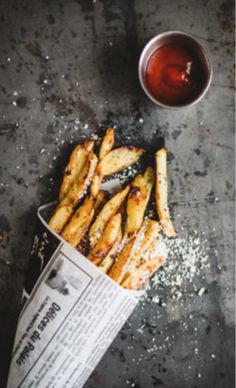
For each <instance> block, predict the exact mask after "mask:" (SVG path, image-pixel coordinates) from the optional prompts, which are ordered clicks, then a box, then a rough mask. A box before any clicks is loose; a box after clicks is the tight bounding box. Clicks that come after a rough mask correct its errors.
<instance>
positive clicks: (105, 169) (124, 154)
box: [99, 147, 145, 176]
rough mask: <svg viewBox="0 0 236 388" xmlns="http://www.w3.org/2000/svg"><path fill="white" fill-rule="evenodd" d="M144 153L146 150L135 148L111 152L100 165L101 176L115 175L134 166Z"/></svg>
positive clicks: (118, 149)
mask: <svg viewBox="0 0 236 388" xmlns="http://www.w3.org/2000/svg"><path fill="white" fill-rule="evenodd" d="M144 152H145V151H144V149H142V148H135V147H120V148H116V149H115V150H113V151H110V152H109V153H108V154H107V155H106V156H105V157H104V158H103V159H102V160H101V162H100V163H99V167H100V171H101V174H102V175H103V176H106V175H110V174H114V173H116V172H118V171H121V170H124V169H125V168H127V167H129V166H132V164H134V163H136V162H137V161H138V159H139V158H140V156H141V155H142V154H143V153H144Z"/></svg>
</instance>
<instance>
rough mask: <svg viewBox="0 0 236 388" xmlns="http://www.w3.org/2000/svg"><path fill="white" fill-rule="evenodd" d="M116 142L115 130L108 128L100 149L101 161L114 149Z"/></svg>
mask: <svg viewBox="0 0 236 388" xmlns="http://www.w3.org/2000/svg"><path fill="white" fill-rule="evenodd" d="M114 141H115V135H114V128H108V129H107V130H106V133H105V136H104V138H103V140H102V144H101V146H100V149H99V159H100V160H102V159H103V158H104V157H105V156H106V155H107V154H108V153H109V152H110V151H111V150H112V148H113V145H114Z"/></svg>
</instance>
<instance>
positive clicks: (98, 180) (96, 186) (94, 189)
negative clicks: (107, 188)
mask: <svg viewBox="0 0 236 388" xmlns="http://www.w3.org/2000/svg"><path fill="white" fill-rule="evenodd" d="M102 180H103V175H102V174H101V172H100V170H99V164H98V166H97V168H96V172H95V174H94V177H93V180H92V183H91V187H90V192H91V194H92V195H93V196H94V197H96V196H97V195H98V192H99V190H100V188H101V184H102Z"/></svg>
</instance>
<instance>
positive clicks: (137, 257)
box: [130, 220, 161, 267]
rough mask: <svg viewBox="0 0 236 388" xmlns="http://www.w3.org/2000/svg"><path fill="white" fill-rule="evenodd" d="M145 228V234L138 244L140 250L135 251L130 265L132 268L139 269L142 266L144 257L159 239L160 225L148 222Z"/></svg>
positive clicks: (155, 222) (151, 221)
mask: <svg viewBox="0 0 236 388" xmlns="http://www.w3.org/2000/svg"><path fill="white" fill-rule="evenodd" d="M144 226H145V229H144V232H143V236H142V240H141V242H140V243H139V244H138V248H137V249H136V250H135V251H134V253H133V257H132V259H131V263H130V264H131V266H134V267H137V266H138V265H139V264H140V261H141V259H142V255H143V254H144V252H146V251H147V250H148V249H149V248H150V246H151V244H152V243H153V241H154V240H155V239H157V238H158V234H159V232H160V230H161V225H160V223H159V222H157V221H154V220H147V222H146V223H145V225H144Z"/></svg>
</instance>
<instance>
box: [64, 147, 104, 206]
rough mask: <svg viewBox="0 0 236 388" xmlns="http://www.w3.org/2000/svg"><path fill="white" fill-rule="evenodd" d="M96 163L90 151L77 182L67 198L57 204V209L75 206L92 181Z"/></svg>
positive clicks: (96, 159) (94, 156)
mask: <svg viewBox="0 0 236 388" xmlns="http://www.w3.org/2000/svg"><path fill="white" fill-rule="evenodd" d="M97 162H98V158H97V156H96V155H95V154H94V153H93V151H90V153H89V156H88V159H87V161H86V164H85V166H84V168H83V170H82V171H81V174H80V176H79V178H78V180H77V181H76V182H75V183H74V184H73V186H72V187H71V189H70V191H69V192H68V194H67V196H66V197H65V198H64V199H63V200H62V201H61V202H60V203H59V207H60V206H65V205H70V206H72V207H73V208H74V207H75V206H77V204H78V202H79V201H80V200H81V198H83V196H84V194H85V192H86V190H87V188H88V186H89V185H90V183H91V181H92V178H93V175H94V172H95V169H96V165H97Z"/></svg>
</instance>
